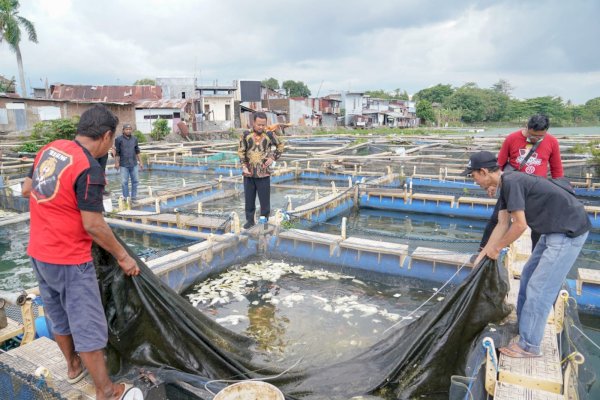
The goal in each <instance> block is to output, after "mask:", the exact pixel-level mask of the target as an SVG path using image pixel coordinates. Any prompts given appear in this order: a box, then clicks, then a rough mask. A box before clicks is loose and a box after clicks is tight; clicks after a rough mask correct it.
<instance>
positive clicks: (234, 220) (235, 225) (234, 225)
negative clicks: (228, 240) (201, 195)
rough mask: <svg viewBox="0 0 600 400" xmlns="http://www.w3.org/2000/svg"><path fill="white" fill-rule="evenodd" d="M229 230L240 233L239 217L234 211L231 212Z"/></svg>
mask: <svg viewBox="0 0 600 400" xmlns="http://www.w3.org/2000/svg"><path fill="white" fill-rule="evenodd" d="M199 204H202V203H199ZM231 231H232V232H233V233H235V234H236V235H239V234H240V231H241V229H240V217H239V216H238V214H237V213H236V212H235V211H232V212H231Z"/></svg>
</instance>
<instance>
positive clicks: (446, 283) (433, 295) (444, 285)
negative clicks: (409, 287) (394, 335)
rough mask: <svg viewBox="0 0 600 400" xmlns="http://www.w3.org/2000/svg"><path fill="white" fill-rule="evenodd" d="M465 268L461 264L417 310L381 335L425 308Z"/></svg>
mask: <svg viewBox="0 0 600 400" xmlns="http://www.w3.org/2000/svg"><path fill="white" fill-rule="evenodd" d="M464 266H465V264H464V263H463V265H461V266H460V267H459V268H458V269H457V270H456V272H455V273H454V275H452V276H451V277H450V279H448V280H447V281H446V282H444V284H443V285H442V287H441V288H439V289H438V290H437V291H436V292H435V293H434V294H432V295H431V296H429V298H428V299H427V300H425V301H424V302H423V303H421V305H420V306H419V307H417V308H415V309H414V310H413V311H411V312H410V313H409V314H408V315H407V316H406V317H402V319H401V320H400V321H398V322H396V323H395V324H394V325H392V326H390V327H389V328H387V329H386V330H385V331H383V333H386V332H387V331H389V330H390V329H392V328H394V327H395V326H396V325H398V324H399V323H400V322H402V321H403V320H405V319H408V318H410V317H412V315H413V314H414V313H416V312H417V311H419V310H420V309H421V308H422V307H423V306H425V304H427V303H429V302H430V301H431V299H433V298H434V297H435V296H437V295H439V292H441V291H442V289H444V288H445V287H446V285H448V284H449V283H450V281H451V280H453V279H454V277H456V276H457V275H458V273H459V272H460V271H461V270H462V269H463V267H464Z"/></svg>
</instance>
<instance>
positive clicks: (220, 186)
mask: <svg viewBox="0 0 600 400" xmlns="http://www.w3.org/2000/svg"><path fill="white" fill-rule="evenodd" d="M218 182H219V184H218V185H217V188H218V189H222V188H223V175H219V180H218Z"/></svg>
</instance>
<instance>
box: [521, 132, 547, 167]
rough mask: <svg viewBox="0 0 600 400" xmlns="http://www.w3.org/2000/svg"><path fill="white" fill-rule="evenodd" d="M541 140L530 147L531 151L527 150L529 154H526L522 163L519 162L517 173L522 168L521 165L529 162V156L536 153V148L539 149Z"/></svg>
mask: <svg viewBox="0 0 600 400" xmlns="http://www.w3.org/2000/svg"><path fill="white" fill-rule="evenodd" d="M542 140H543V139H541V140H538V141H537V142H535V143H534V144H533V146H531V149H529V153H527V155H526V156H525V158H524V159H523V161H521V163H520V164H519V169H518V171H520V170H521V168H523V165H525V164H527V161H529V159H530V158H531V156H532V155H533V152H534V151H536V149H537V148H538V147H540V144H541V143H542Z"/></svg>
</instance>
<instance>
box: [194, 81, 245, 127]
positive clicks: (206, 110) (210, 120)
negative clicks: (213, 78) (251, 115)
mask: <svg viewBox="0 0 600 400" xmlns="http://www.w3.org/2000/svg"><path fill="white" fill-rule="evenodd" d="M237 90H238V84H237V82H236V81H234V82H233V84H232V85H231V86H218V85H217V84H216V82H215V84H214V85H207V86H197V87H196V99H197V100H196V105H195V113H196V126H195V130H200V131H207V130H227V129H232V128H234V127H235V124H234V121H235V120H236V118H237V119H238V120H239V116H237V117H236V115H235V114H234V112H235V110H236V108H235V97H236V92H237Z"/></svg>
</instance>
